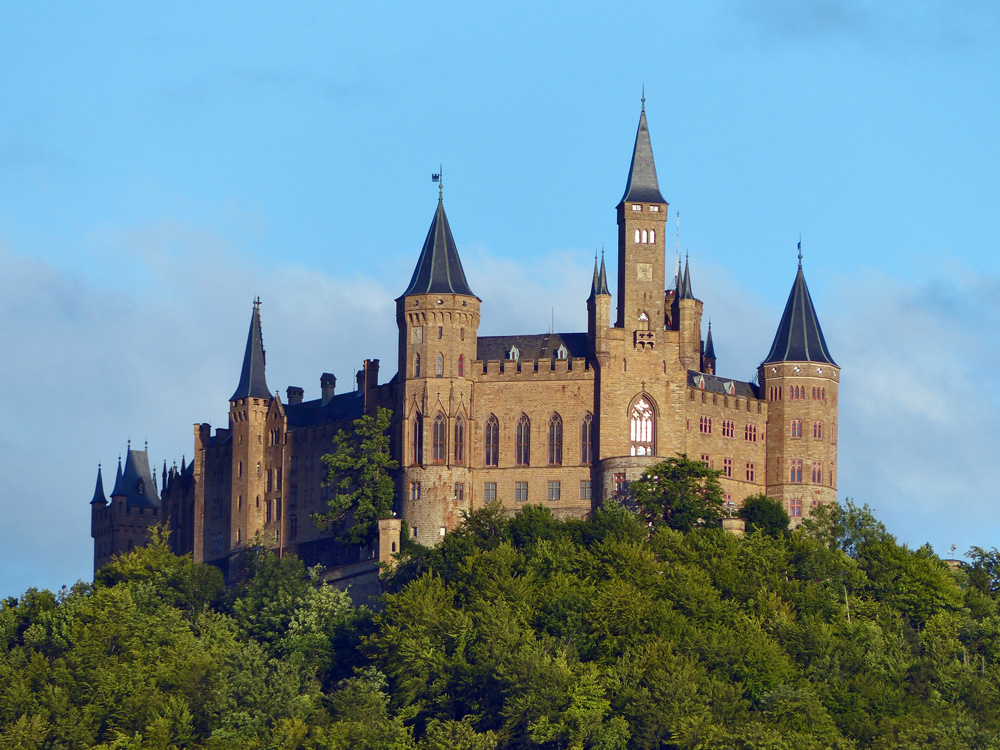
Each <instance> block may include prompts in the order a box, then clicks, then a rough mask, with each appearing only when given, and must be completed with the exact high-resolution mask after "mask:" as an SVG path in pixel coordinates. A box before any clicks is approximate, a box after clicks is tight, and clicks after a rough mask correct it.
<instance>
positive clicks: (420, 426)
mask: <svg viewBox="0 0 1000 750" xmlns="http://www.w3.org/2000/svg"><path fill="white" fill-rule="evenodd" d="M411 433H412V434H411V438H412V440H413V443H412V449H413V450H412V452H411V459H410V460H411V463H415V464H422V463H423V462H424V418H423V416H422V415H421V414H420V412H417V413H416V414H415V415H414V416H413V425H412V426H411Z"/></svg>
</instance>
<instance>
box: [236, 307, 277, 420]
mask: <svg viewBox="0 0 1000 750" xmlns="http://www.w3.org/2000/svg"><path fill="white" fill-rule="evenodd" d="M264 360H265V357H264V339H263V338H262V336H261V333H260V300H259V299H258V300H256V301H255V302H254V303H253V314H252V315H251V316H250V333H248V334H247V348H246V352H244V354H243V370H242V371H241V372H240V384H239V385H238V386H236V390H235V391H234V392H233V395H232V396H231V397H230V398H229V400H230V401H236V400H237V399H240V398H271V392H270V391H269V390H268V389H267V380H265V378H264Z"/></svg>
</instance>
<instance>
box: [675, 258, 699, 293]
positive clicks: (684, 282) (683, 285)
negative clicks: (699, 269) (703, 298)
mask: <svg viewBox="0 0 1000 750" xmlns="http://www.w3.org/2000/svg"><path fill="white" fill-rule="evenodd" d="M694 298H695V296H694V292H692V291H691V264H690V263H689V262H688V259H687V258H686V257H685V258H684V274H683V275H682V276H681V279H680V284H679V285H678V287H677V299H694Z"/></svg>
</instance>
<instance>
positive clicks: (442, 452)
mask: <svg viewBox="0 0 1000 750" xmlns="http://www.w3.org/2000/svg"><path fill="white" fill-rule="evenodd" d="M431 437H432V440H431V445H432V450H433V452H432V454H431V455H432V457H433V461H434V463H436V464H443V463H444V462H445V459H446V458H447V456H448V453H447V447H446V446H447V445H448V425H447V424H446V423H445V420H444V414H438V415H437V416H436V417H434V428H433V434H432V436H431Z"/></svg>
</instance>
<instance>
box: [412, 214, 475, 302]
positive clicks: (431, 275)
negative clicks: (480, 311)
mask: <svg viewBox="0 0 1000 750" xmlns="http://www.w3.org/2000/svg"><path fill="white" fill-rule="evenodd" d="M411 294H464V295H468V296H469V297H475V296H476V295H475V294H474V293H473V292H472V289H470V288H469V282H468V281H466V280H465V271H464V270H463V269H462V260H461V259H460V258H459V257H458V247H456V246H455V238H454V237H453V236H452V234H451V226H450V225H449V224H448V216H447V215H446V214H445V212H444V201H443V200H442V199H441V198H438V204H437V210H436V211H435V212H434V219H433V221H431V228H430V229H429V230H427V239H425V240H424V246H423V247H422V248H421V250H420V257H419V258H418V259H417V267H416V268H414V269H413V277H412V278H411V279H410V285H409V286H408V287H406V291H405V292H403V294H402V295H400V297H398V299H402V298H403V297H408V296H410V295H411ZM477 299H478V297H477Z"/></svg>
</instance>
